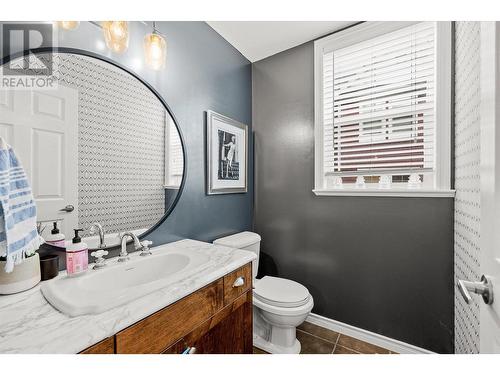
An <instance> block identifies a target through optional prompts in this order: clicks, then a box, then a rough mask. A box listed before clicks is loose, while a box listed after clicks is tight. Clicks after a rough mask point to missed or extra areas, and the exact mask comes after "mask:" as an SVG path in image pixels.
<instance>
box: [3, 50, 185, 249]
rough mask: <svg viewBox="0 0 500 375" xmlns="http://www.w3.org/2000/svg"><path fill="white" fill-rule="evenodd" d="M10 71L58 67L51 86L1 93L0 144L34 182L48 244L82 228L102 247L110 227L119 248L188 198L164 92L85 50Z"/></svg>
mask: <svg viewBox="0 0 500 375" xmlns="http://www.w3.org/2000/svg"><path fill="white" fill-rule="evenodd" d="M23 64H24V65H23ZM7 65H8V66H9V69H11V70H12V71H16V68H22V67H23V66H29V67H30V69H33V67H35V68H36V66H37V65H40V66H49V65H50V66H51V67H52V72H51V77H52V78H53V82H52V83H51V84H50V85H47V87H25V88H24V89H21V88H18V87H17V88H16V89H10V90H1V91H0V119H1V121H0V136H1V137H2V138H3V139H4V140H5V141H6V142H7V143H8V144H10V145H11V146H12V148H13V149H14V151H15V153H16V154H17V156H18V158H19V159H20V160H21V163H22V165H23V167H24V169H25V170H26V173H27V175H28V177H29V180H30V182H31V187H32V190H33V196H34V198H35V200H36V205H37V213H38V214H37V220H38V221H39V222H40V223H41V228H42V229H43V228H44V229H43V231H42V236H44V237H45V238H47V237H50V235H51V230H52V229H53V223H54V222H57V227H58V229H59V230H60V232H62V233H64V234H65V236H66V240H70V239H71V237H72V236H73V229H76V228H82V229H84V234H83V236H84V237H86V239H85V242H86V243H88V245H89V248H97V247H99V246H100V243H101V238H100V236H99V230H100V227H102V228H103V230H104V233H105V237H104V242H105V244H106V246H107V247H112V246H116V245H118V244H119V235H120V233H123V232H125V231H132V232H135V234H137V235H141V234H144V233H146V232H148V231H149V230H151V229H152V228H154V227H155V226H156V225H158V224H159V223H160V222H161V221H162V220H164V218H165V217H166V215H168V214H169V213H170V211H171V210H172V209H173V207H174V205H175V204H176V202H177V200H178V197H179V195H180V193H181V189H182V185H183V175H184V148H183V144H182V137H181V136H180V133H179V130H178V127H177V124H176V122H175V120H174V118H173V116H172V115H171V113H170V110H169V109H168V107H167V105H166V104H165V103H164V102H163V99H162V98H161V97H160V96H159V94H158V93H157V92H156V91H154V90H153V89H152V88H151V87H150V86H149V85H148V84H146V83H145V82H143V81H142V80H140V79H139V78H138V77H137V76H136V75H135V74H133V73H131V72H129V71H127V70H126V69H124V68H123V67H120V66H118V65H117V64H115V63H112V62H110V61H107V60H104V59H102V58H98V57H94V56H91V55H87V54H86V53H84V52H81V51H74V50H69V51H63V50H62V49H59V50H57V52H55V51H50V52H47V51H43V52H38V53H36V56H35V55H32V56H30V57H29V58H28V57H26V58H15V59H12V60H11V61H8V62H6V63H5V64H4V68H5V67H6V66H7ZM4 71H5V69H4Z"/></svg>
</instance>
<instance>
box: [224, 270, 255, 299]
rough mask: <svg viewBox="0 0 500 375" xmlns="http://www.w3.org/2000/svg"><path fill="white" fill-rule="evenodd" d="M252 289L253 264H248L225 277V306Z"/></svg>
mask: <svg viewBox="0 0 500 375" xmlns="http://www.w3.org/2000/svg"><path fill="white" fill-rule="evenodd" d="M239 284H241V285H239ZM251 287H252V263H248V264H246V265H244V266H243V267H241V268H238V269H237V270H236V271H233V272H231V273H229V274H227V275H226V276H224V305H227V304H228V303H231V302H232V301H233V300H234V299H235V298H237V297H239V296H240V295H242V294H243V293H244V292H246V291H247V290H248V289H250V288H251Z"/></svg>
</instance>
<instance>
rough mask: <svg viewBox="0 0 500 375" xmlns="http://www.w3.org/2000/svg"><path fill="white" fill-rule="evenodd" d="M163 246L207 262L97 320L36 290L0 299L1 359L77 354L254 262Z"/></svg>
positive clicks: (240, 253) (214, 249)
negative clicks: (72, 312) (70, 311)
mask: <svg viewBox="0 0 500 375" xmlns="http://www.w3.org/2000/svg"><path fill="white" fill-rule="evenodd" d="M167 246H168V247H169V248H173V249H176V250H182V249H191V250H195V251H199V252H200V253H203V254H206V255H208V257H209V261H208V262H207V263H205V264H203V265H202V266H200V267H198V268H197V269H196V270H195V271H196V272H191V273H190V274H188V275H186V276H185V277H184V278H182V279H180V280H179V281H177V282H175V283H172V284H171V285H169V286H168V287H166V288H163V289H160V290H157V291H155V292H152V293H150V294H148V295H145V296H143V297H141V298H138V299H136V300H134V301H132V302H130V303H127V304H125V305H122V306H119V307H116V308H113V309H111V310H108V311H106V312H104V313H102V314H97V315H82V316H78V317H74V318H71V317H69V316H67V315H65V314H63V313H61V312H59V311H58V310H56V309H55V308H53V307H52V306H51V305H50V304H49V303H48V302H47V301H46V300H45V298H44V297H43V295H42V293H41V291H40V285H41V284H39V285H38V286H36V287H35V288H33V289H30V290H28V291H25V292H22V293H18V294H13V295H8V296H0V353H1V354H6V353H53V354H55V353H78V352H80V351H82V350H84V349H86V348H88V347H89V346H91V345H93V344H95V343H97V342H99V341H101V340H103V339H105V338H106V337H109V336H112V335H114V334H116V333H117V332H119V331H121V330H122V329H124V328H126V327H128V326H130V325H132V324H134V323H135V322H137V321H139V320H141V319H143V318H145V317H147V316H149V315H151V314H152V313H154V312H156V311H158V310H160V309H162V308H164V307H166V306H168V305H170V304H172V303H174V302H176V301H178V300H180V299H181V298H183V297H185V296H187V295H188V294H190V293H192V292H194V291H195V290H197V289H200V288H201V287H203V286H205V285H208V284H209V283H211V282H212V281H214V280H217V279H218V278H220V277H222V276H224V275H225V274H227V273H229V272H231V271H233V270H235V269H236V268H238V267H241V266H243V265H245V264H246V263H248V262H250V261H252V260H253V259H255V258H256V255H255V254H254V253H252V252H249V251H245V250H237V249H231V248H228V247H225V246H217V245H212V244H209V243H206V242H200V241H194V240H181V241H177V242H173V243H171V244H168V245H167ZM60 277H61V276H60Z"/></svg>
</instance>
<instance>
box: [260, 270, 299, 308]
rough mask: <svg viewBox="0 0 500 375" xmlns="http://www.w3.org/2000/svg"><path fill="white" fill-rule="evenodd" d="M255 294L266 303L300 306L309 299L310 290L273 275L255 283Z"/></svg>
mask: <svg viewBox="0 0 500 375" xmlns="http://www.w3.org/2000/svg"><path fill="white" fill-rule="evenodd" d="M254 296H255V297H256V298H258V299H259V300H261V301H262V302H264V303H267V304H270V305H273V306H279V307H298V306H302V305H305V304H306V303H307V302H308V301H309V291H308V290H307V288H306V287H305V286H303V285H301V284H299V283H297V282H295V281H292V280H288V279H281V278H279V277H271V276H264V277H263V278H262V279H260V280H259V281H257V282H256V283H255V288H254Z"/></svg>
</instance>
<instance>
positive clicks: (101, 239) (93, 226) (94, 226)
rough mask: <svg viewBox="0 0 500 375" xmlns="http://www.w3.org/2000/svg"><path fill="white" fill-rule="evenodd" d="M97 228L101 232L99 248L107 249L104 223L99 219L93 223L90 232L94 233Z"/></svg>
mask: <svg viewBox="0 0 500 375" xmlns="http://www.w3.org/2000/svg"><path fill="white" fill-rule="evenodd" d="M96 228H97V230H98V232H99V249H105V248H106V243H105V242H104V229H103V228H102V225H101V224H99V223H98V222H97V221H96V222H95V223H93V224H92V226H91V227H90V230H89V232H90V234H94V231H95V229H96Z"/></svg>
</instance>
